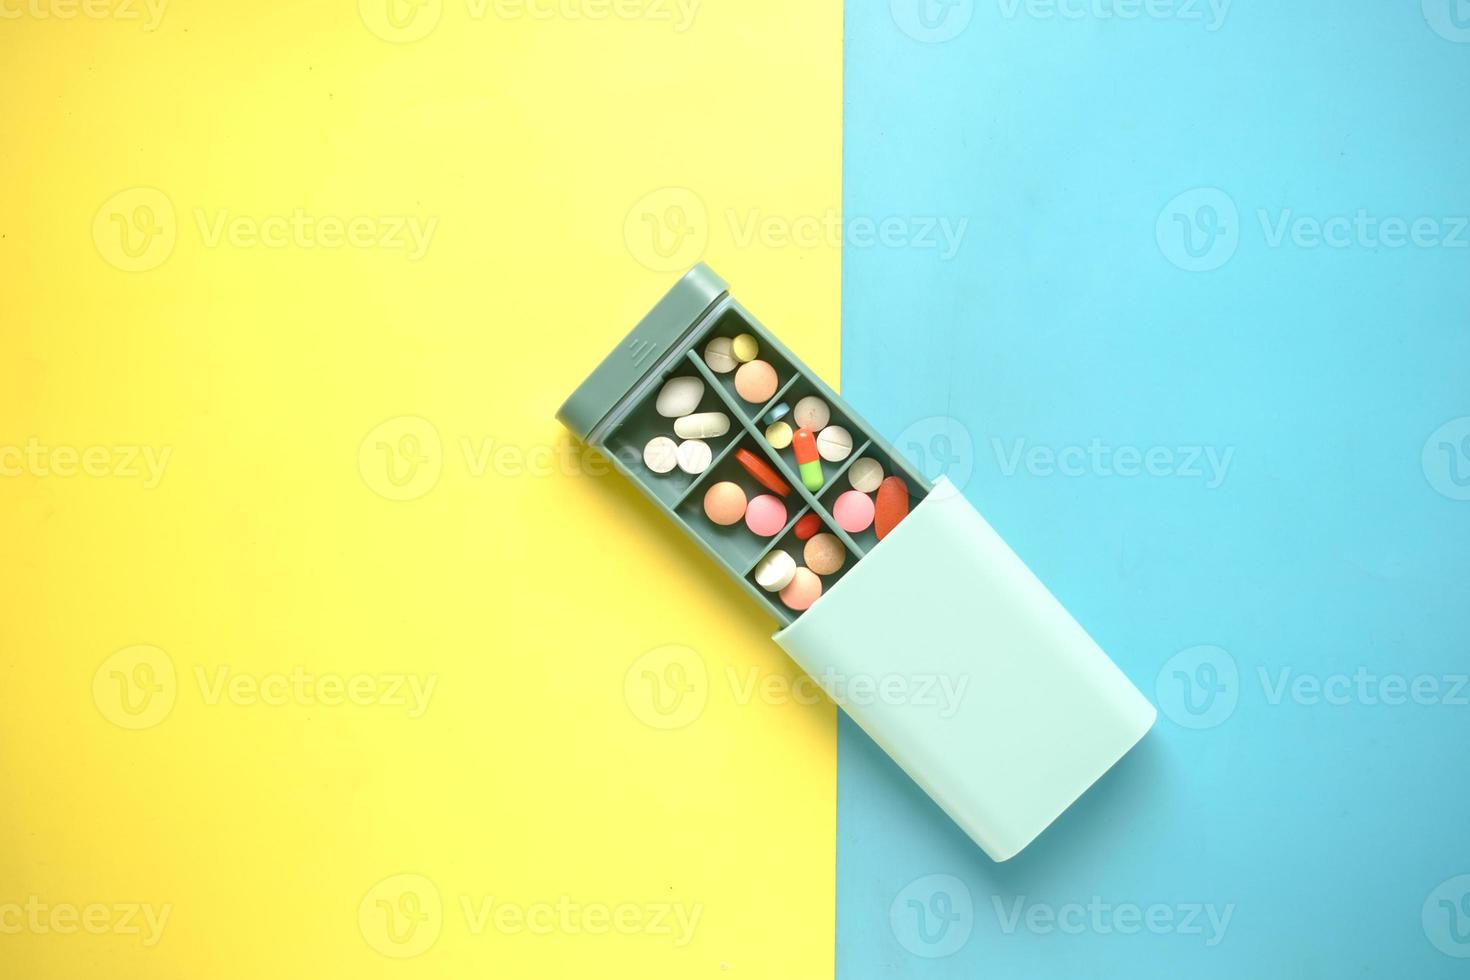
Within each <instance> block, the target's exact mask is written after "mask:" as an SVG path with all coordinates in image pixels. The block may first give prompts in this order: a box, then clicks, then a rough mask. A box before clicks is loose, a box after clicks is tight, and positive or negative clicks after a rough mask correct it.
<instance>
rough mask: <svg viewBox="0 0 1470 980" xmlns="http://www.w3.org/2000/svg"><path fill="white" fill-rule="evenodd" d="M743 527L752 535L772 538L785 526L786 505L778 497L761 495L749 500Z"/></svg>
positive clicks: (766, 494)
mask: <svg viewBox="0 0 1470 980" xmlns="http://www.w3.org/2000/svg"><path fill="white" fill-rule="evenodd" d="M745 526H746V527H748V528H750V531H751V533H752V534H758V535H760V536H761V537H763V538H773V537H775V536H776V535H778V534H780V533H781V529H782V528H783V527H785V526H786V505H785V504H783V503H781V498H780V497H773V496H771V495H770V494H768V493H763V494H761V495H760V496H759V497H755V498H754V499H752V500H751V502H750V505H749V506H747V507H746V508H745Z"/></svg>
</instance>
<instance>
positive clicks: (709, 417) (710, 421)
mask: <svg viewBox="0 0 1470 980" xmlns="http://www.w3.org/2000/svg"><path fill="white" fill-rule="evenodd" d="M729 431H730V416H728V415H726V414H725V413H724V412H696V413H694V414H693V415H686V416H684V417H683V418H681V419H675V420H674V434H675V435H676V436H678V437H679V438H680V439H715V438H718V437H720V436H722V435H724V434H725V433H726V432H729Z"/></svg>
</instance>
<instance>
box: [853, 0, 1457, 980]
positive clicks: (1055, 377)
mask: <svg viewBox="0 0 1470 980" xmlns="http://www.w3.org/2000/svg"><path fill="white" fill-rule="evenodd" d="M1114 7H1116V8H1117V9H1116V10H1112V8H1114ZM1110 10H1111V11H1112V15H1111V16H1108V13H1109V11H1110ZM1467 13H1470V11H1466V10H1465V9H1464V5H1463V4H1461V5H1460V7H1458V8H1452V7H1450V6H1449V5H1446V4H1439V5H1436V4H1435V3H1432V2H1431V3H1427V4H1425V5H1424V9H1423V10H1422V11H1421V9H1420V4H1418V3H1404V4H1379V5H1363V6H1361V7H1352V8H1345V7H1343V6H1342V5H1340V4H1331V3H1327V2H1325V0H1305V2H1302V3H1296V4H1289V5H1282V4H1269V5H1267V4H1252V5H1249V6H1247V5H1244V4H1233V5H1230V4H1226V5H1224V6H1223V8H1222V7H1221V6H1220V5H1216V6H1215V7H1213V8H1212V7H1211V6H1210V5H1208V4H1198V5H1196V4H1186V3H1183V2H1180V3H1173V4H1169V3H1164V4H1160V5H1149V6H1147V7H1144V6H1143V5H1139V9H1138V10H1133V9H1132V8H1128V7H1126V5H1103V6H1101V7H1099V6H1098V5H1095V4H1073V5H1067V4H1062V5H1045V4H1040V3H1025V2H1015V3H1008V2H1005V0H1001V2H999V3H997V4H995V5H990V4H972V3H970V2H969V0H960V2H959V3H955V4H950V5H949V6H947V7H945V6H942V5H939V4H931V5H928V6H927V7H922V8H920V7H917V6H916V5H915V4H913V3H905V2H902V0H900V2H896V3H894V4H891V5H890V4H888V3H880V4H849V5H848V9H847V23H846V73H847V74H846V89H845V91H846V116H845V134H844V138H845V149H844V214H845V220H846V222H847V226H848V228H849V229H850V231H849V234H848V236H847V240H846V241H845V250H844V256H843V272H844V275H843V284H844V285H843V357H842V362H843V363H842V368H843V372H842V373H843V393H844V396H845V397H846V398H847V399H848V400H849V401H850V402H851V403H852V404H853V405H854V406H856V407H857V409H858V410H859V411H861V412H862V413H864V415H865V416H866V417H867V418H868V419H869V420H870V421H871V422H872V423H873V424H874V425H875V426H876V427H877V428H878V429H879V430H880V431H882V432H884V433H885V434H886V435H888V436H889V437H890V439H892V440H893V441H894V442H895V443H896V444H898V445H899V448H901V449H903V450H904V451H906V452H908V453H909V454H910V455H912V456H913V457H914V458H915V461H916V462H919V463H921V464H923V465H925V466H927V467H929V471H930V472H931V473H935V472H939V471H941V470H944V471H947V472H949V473H950V475H951V476H952V478H953V479H954V480H955V482H957V483H961V484H963V486H964V489H965V492H966V494H967V496H969V498H970V499H971V500H972V501H973V502H974V503H975V505H976V506H977V507H978V508H979V509H980V511H981V512H982V513H983V514H984V515H985V516H986V517H987V518H988V519H989V520H990V521H991V522H992V524H994V525H995V527H996V528H997V530H999V531H1000V533H1001V534H1002V535H1003V536H1004V537H1005V538H1006V539H1007V540H1008V541H1009V542H1010V543H1011V545H1012V547H1014V548H1015V549H1016V550H1017V551H1018V553H1019V554H1020V556H1021V557H1022V558H1023V559H1024V560H1025V561H1026V562H1027V563H1028V564H1029V565H1030V566H1031V567H1032V568H1033V569H1034V570H1035V571H1036V572H1037V574H1038V575H1039V576H1040V577H1041V579H1042V580H1043V581H1044V582H1046V583H1047V584H1048V585H1049V586H1050V587H1051V589H1052V590H1053V591H1054V592H1055V593H1056V594H1057V596H1058V597H1059V598H1060V599H1061V600H1062V602H1063V603H1064V604H1065V605H1066V606H1067V607H1068V608H1069V609H1070V610H1071V611H1072V613H1073V614H1074V615H1075V616H1076V617H1077V618H1078V620H1079V621H1080V622H1081V623H1082V624H1083V626H1084V627H1086V628H1087V629H1088V630H1089V631H1090V632H1091V633H1092V634H1093V636H1094V637H1095V638H1096V639H1097V640H1098V642H1099V643H1100V644H1101V645H1102V647H1103V648H1104V649H1105V650H1107V651H1108V652H1109V653H1110V654H1111V655H1112V656H1113V657H1114V659H1115V660H1116V661H1117V662H1118V664H1119V665H1120V666H1121V667H1122V668H1123V670H1124V671H1125V672H1126V673H1127V674H1128V675H1129V676H1130V677H1131V678H1132V679H1133V680H1134V682H1135V683H1136V684H1137V685H1138V686H1139V687H1140V689H1142V690H1143V691H1144V693H1145V694H1146V695H1148V696H1149V697H1150V698H1151V699H1153V700H1154V701H1155V702H1156V703H1157V704H1158V705H1159V707H1160V718H1159V723H1158V725H1157V726H1156V728H1155V730H1154V732H1153V733H1152V734H1150V735H1149V736H1148V738H1147V739H1146V740H1145V741H1144V743H1143V744H1142V745H1141V746H1140V747H1139V748H1138V749H1137V750H1135V751H1134V753H1133V754H1132V755H1130V756H1129V757H1128V758H1127V759H1126V760H1125V761H1124V762H1123V763H1122V764H1121V765H1119V766H1118V767H1117V768H1116V769H1115V770H1114V771H1113V772H1112V773H1110V774H1109V775H1108V776H1107V777H1105V778H1104V779H1103V780H1102V782H1101V783H1100V784H1098V785H1097V786H1095V787H1094V789H1093V790H1092V791H1091V792H1089V793H1088V794H1087V795H1086V796H1085V797H1084V798H1083V800H1082V801H1081V802H1080V803H1079V804H1078V805H1077V806H1075V807H1074V808H1073V809H1072V810H1071V811H1070V812H1068V813H1067V814H1066V815H1065V816H1064V817H1063V818H1062V819H1061V820H1060V821H1059V822H1058V823H1057V824H1056V825H1054V826H1053V827H1052V828H1051V829H1050V830H1049V831H1048V832H1047V833H1046V834H1044V835H1043V836H1042V837H1041V838H1040V839H1039V840H1038V841H1037V842H1036V843H1035V844H1034V845H1033V846H1032V847H1031V849H1029V850H1028V851H1026V852H1024V853H1023V854H1022V855H1021V856H1019V857H1018V858H1016V859H1014V860H1013V861H1011V862H1008V863H1005V864H999V865H998V864H995V863H992V862H991V861H989V860H988V859H987V858H985V857H984V855H983V854H981V853H980V851H979V850H978V849H977V848H976V847H974V845H972V844H971V843H970V842H969V841H968V840H967V839H966V838H965V837H964V835H963V834H962V833H961V832H960V831H959V830H958V829H957V828H956V827H954V826H953V825H952V824H951V823H950V822H949V821H948V820H947V818H945V817H944V815H943V814H942V813H940V812H939V810H938V809H937V808H936V807H935V806H934V805H933V804H931V803H930V802H929V801H928V800H927V799H926V798H925V797H924V796H923V795H922V794H921V793H920V792H919V791H918V790H917V789H916V788H915V787H914V786H913V784H912V783H911V782H910V781H909V780H908V779H907V777H906V776H904V775H903V774H902V772H900V771H899V770H898V769H897V768H896V767H895V766H894V765H893V764H892V763H891V762H889V761H888V760H887V758H886V757H885V756H884V755H883V754H882V753H881V752H879V751H878V750H877V749H876V748H875V747H874V746H873V744H872V743H871V742H869V741H868V740H867V738H866V737H865V736H863V735H862V733H861V732H859V731H858V730H857V728H856V727H855V726H854V725H852V724H851V723H850V722H847V721H846V720H845V719H844V720H843V721H842V722H841V727H840V732H839V767H838V801H839V802H838V806H839V809H838V900H837V975H838V977H839V978H841V980H859V978H868V977H903V976H926V977H948V976H954V977H975V976H990V977H1022V976H1024V977H1034V978H1041V977H1068V978H1073V977H1084V976H1089V977H1090V976H1118V977H1123V976H1126V977H1130V978H1149V977H1161V978H1162V977H1168V978H1174V977H1180V976H1190V977H1195V978H1210V977H1221V978H1225V977H1230V978H1237V977H1242V976H1295V977H1318V976H1321V977H1329V976H1347V975H1353V976H1414V977H1419V978H1428V977H1450V976H1463V975H1464V972H1465V970H1466V969H1467V968H1470V964H1467V962H1466V961H1465V959H1464V957H1466V956H1470V899H1467V897H1466V896H1467V893H1470V877H1461V876H1465V875H1467V874H1470V821H1467V820H1466V813H1467V802H1470V790H1467V781H1466V779H1465V772H1466V769H1465V759H1466V750H1467V749H1470V685H1467V684H1466V674H1467V672H1470V646H1467V635H1470V603H1467V601H1466V591H1467V590H1466V584H1467V581H1470V577H1467V575H1470V550H1467V548H1466V545H1467V543H1470V418H1467V416H1470V385H1467V383H1466V379H1467V376H1470V268H1467V265H1470V230H1467V228H1466V220H1465V216H1466V215H1467V214H1470V183H1467V182H1466V180H1465V176H1466V172H1467V171H1466V169H1465V159H1466V150H1467V140H1466V137H1467V134H1470V108H1467V104H1466V102H1465V100H1464V99H1463V98H1459V97H1457V96H1456V95H1455V94H1454V93H1460V94H1463V93H1464V92H1465V91H1466V86H1467V82H1470V44H1467V43H1464V42H1465V41H1466V40H1470V17H1467V16H1466V15H1467ZM1462 25H1464V26H1462ZM885 222H887V223H888V225H887V226H888V228H889V229H890V232H891V234H890V235H889V236H888V237H887V239H886V240H883V239H880V238H876V237H869V238H864V239H859V237H858V236H857V235H856V234H855V232H854V231H852V229H856V228H858V227H860V226H862V225H864V224H866V225H868V226H874V227H882V226H883V224H884V223H885ZM966 750H969V751H974V750H975V749H974V748H973V747H971V748H968V749H967V748H966V747H958V746H957V747H956V751H966ZM983 751H1005V746H986V747H984V748H983Z"/></svg>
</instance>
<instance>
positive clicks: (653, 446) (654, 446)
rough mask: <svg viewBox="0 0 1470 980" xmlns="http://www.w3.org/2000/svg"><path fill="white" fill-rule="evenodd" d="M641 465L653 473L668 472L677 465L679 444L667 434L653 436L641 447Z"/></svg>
mask: <svg viewBox="0 0 1470 980" xmlns="http://www.w3.org/2000/svg"><path fill="white" fill-rule="evenodd" d="M643 465H644V466H646V467H648V468H649V469H650V470H653V472H655V473H670V472H672V471H673V469H674V467H675V466H678V465H679V444H678V443H676V442H675V441H674V440H672V439H670V438H669V437H668V436H654V437H653V438H652V439H650V440H648V445H646V446H644V447H643Z"/></svg>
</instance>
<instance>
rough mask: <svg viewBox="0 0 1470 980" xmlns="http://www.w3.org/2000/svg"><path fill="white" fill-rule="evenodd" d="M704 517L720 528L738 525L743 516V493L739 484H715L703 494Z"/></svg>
mask: <svg viewBox="0 0 1470 980" xmlns="http://www.w3.org/2000/svg"><path fill="white" fill-rule="evenodd" d="M704 516H705V517H708V518H709V519H710V520H711V521H714V522H715V523H716V524H718V525H720V526H721V527H729V526H730V525H732V524H739V523H740V520H741V518H743V517H744V516H745V491H744V490H742V489H740V484H738V483H730V482H728V481H726V482H724V483H716V484H715V485H714V486H712V487H710V488H709V489H708V490H706V491H705V492H704Z"/></svg>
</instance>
